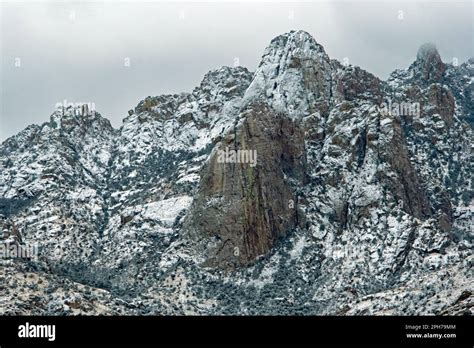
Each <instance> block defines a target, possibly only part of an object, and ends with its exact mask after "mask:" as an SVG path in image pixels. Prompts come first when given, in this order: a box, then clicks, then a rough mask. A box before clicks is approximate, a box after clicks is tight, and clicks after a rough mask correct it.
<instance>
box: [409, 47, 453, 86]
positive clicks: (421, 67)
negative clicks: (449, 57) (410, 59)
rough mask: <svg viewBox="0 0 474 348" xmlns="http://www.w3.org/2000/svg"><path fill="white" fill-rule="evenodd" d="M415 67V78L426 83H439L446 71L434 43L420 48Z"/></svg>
mask: <svg viewBox="0 0 474 348" xmlns="http://www.w3.org/2000/svg"><path fill="white" fill-rule="evenodd" d="M413 67H414V77H415V78H417V79H420V80H421V82H424V83H434V82H439V81H440V79H441V78H442V76H443V74H444V70H445V65H444V63H443V62H442V60H441V57H440V55H439V53H438V50H437V49H436V46H435V45H434V44H433V43H425V44H423V45H421V46H420V48H419V49H418V53H417V55H416V61H415V62H414V63H413Z"/></svg>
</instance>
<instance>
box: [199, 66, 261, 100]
mask: <svg viewBox="0 0 474 348" xmlns="http://www.w3.org/2000/svg"><path fill="white" fill-rule="evenodd" d="M252 78H253V73H251V72H250V71H249V70H248V69H247V68H245V67H241V66H235V67H228V66H223V67H221V68H219V69H215V70H211V71H209V72H208V73H207V74H206V75H204V78H203V79H202V81H201V84H200V86H199V87H196V88H195V89H194V92H193V94H194V95H196V96H197V97H198V98H199V97H204V98H205V99H206V100H217V99H220V97H224V98H225V99H227V98H229V97H232V96H237V95H240V94H243V92H245V89H246V88H247V87H248V85H249V84H250V82H251V81H252Z"/></svg>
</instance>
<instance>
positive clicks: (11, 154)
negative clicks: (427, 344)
mask: <svg viewBox="0 0 474 348" xmlns="http://www.w3.org/2000/svg"><path fill="white" fill-rule="evenodd" d="M472 62H473V61H472V59H471V60H469V61H468V62H466V63H462V64H459V65H453V64H448V63H443V62H442V60H441V58H440V55H439V54H438V52H437V50H436V48H435V47H434V45H431V44H428V45H423V46H422V47H421V48H420V50H419V52H418V54H417V56H416V59H415V61H414V63H413V64H412V65H410V66H409V67H408V68H407V69H404V70H396V71H394V72H393V73H392V75H391V76H390V78H389V79H388V80H387V81H382V80H380V79H378V78H377V77H376V76H374V75H372V74H370V73H369V72H366V71H364V70H362V69H360V68H358V67H353V66H344V65H342V64H341V63H339V62H337V61H336V60H331V59H330V58H329V57H328V55H327V54H326V53H325V51H324V49H323V47H322V46H321V45H319V44H318V43H317V42H316V41H315V40H314V38H312V37H311V35H309V34H308V33H306V32H303V31H293V32H290V33H286V34H283V35H280V36H278V37H277V38H275V39H273V40H272V41H271V43H270V44H269V46H268V47H267V48H266V49H265V51H264V54H263V57H262V60H261V63H260V64H259V66H258V68H257V70H256V71H255V72H250V71H248V70H247V69H245V68H243V67H234V68H229V67H223V68H220V69H217V70H214V71H211V72H209V73H208V74H206V75H205V76H204V78H203V81H202V82H201V84H200V85H199V86H198V87H196V88H195V89H194V90H193V91H192V92H191V93H182V94H176V95H162V96H156V97H151V96H150V97H147V98H145V99H144V100H143V101H141V102H140V103H138V105H137V106H136V107H135V108H133V109H131V110H129V111H128V113H126V111H125V110H124V114H125V113H126V114H127V116H126V117H125V118H124V120H123V125H122V126H121V127H120V128H119V129H114V128H113V127H112V126H111V125H110V123H109V122H108V121H107V120H106V119H105V118H103V117H102V116H101V115H100V114H98V113H87V114H84V112H83V111H84V110H83V108H62V109H58V110H56V111H55V112H54V113H53V114H52V116H51V118H50V121H49V122H46V123H44V124H42V125H33V126H29V127H27V128H26V129H25V130H23V131H22V132H20V133H19V134H17V135H15V136H13V137H11V138H10V139H7V140H6V141H5V142H4V143H3V144H1V145H0V231H2V235H0V241H1V244H0V245H2V248H3V249H2V250H5V247H7V246H8V247H9V248H13V249H12V250H18V249H21V248H23V249H26V248H28V247H29V246H34V247H35V248H36V249H33V250H36V253H35V254H34V255H33V257H30V256H31V255H29V256H28V257H20V258H19V257H15V255H14V254H9V255H7V257H5V258H3V259H2V260H1V261H2V264H1V265H0V280H2V281H1V282H0V286H2V287H3V289H2V293H1V295H0V313H2V314H58V315H63V314H64V315H75V314H243V315H251V314H302V315H305V314H319V315H321V314H322V315H325V314H332V315H334V314H336V315H361V314H376V315H383V314H401V315H412V314H447V315H451V314H453V315H459V314H472V308H473V307H472V302H473V297H472V293H473V290H474V289H473V288H472V284H473V274H472V262H473V252H472V251H473V245H472V243H473V234H472V226H473V222H474V221H473V217H474V212H473V210H474V205H473V204H474V203H473V199H474V191H473V188H472V174H471V173H472V172H473V156H472V147H473V143H472V139H474V137H473V130H472V120H473V118H474V115H473V111H474V109H473V98H472V88H473V83H472V82H473V81H474V76H473V69H472ZM15 248H16V249H15ZM23 249H21V250H23ZM18 292H20V293H21V294H22V295H21V296H17V295H16V294H17V293H18Z"/></svg>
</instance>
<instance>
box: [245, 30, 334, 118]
mask: <svg viewBox="0 0 474 348" xmlns="http://www.w3.org/2000/svg"><path fill="white" fill-rule="evenodd" d="M331 71H332V67H331V64H330V59H329V57H328V56H327V54H326V52H325V51H324V48H323V47H322V46H321V45H319V44H318V43H317V42H316V41H315V40H314V38H313V37H312V36H311V35H310V34H308V33H307V32H305V31H302V30H299V31H291V32H289V33H286V34H283V35H280V36H277V37H276V38H274V39H273V40H272V41H271V42H270V45H269V46H268V47H267V48H266V49H265V51H264V54H263V57H262V60H261V62H260V64H259V67H258V69H257V71H256V73H255V77H254V79H253V81H252V83H251V85H250V86H249V88H248V90H247V92H246V94H245V99H246V101H247V102H252V101H255V100H256V99H259V98H262V97H263V98H267V99H269V101H270V104H271V105H272V107H273V108H274V109H275V110H276V111H278V112H283V113H285V114H289V115H290V116H291V117H292V118H301V117H304V116H308V115H310V114H311V113H313V112H315V111H316V110H315V108H314V106H315V105H317V104H318V101H320V100H323V99H324V100H327V99H328V98H329V96H330V89H331V84H330V79H331V77H330V75H331Z"/></svg>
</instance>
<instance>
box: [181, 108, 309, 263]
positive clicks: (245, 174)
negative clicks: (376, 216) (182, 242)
mask: <svg viewBox="0 0 474 348" xmlns="http://www.w3.org/2000/svg"><path fill="white" fill-rule="evenodd" d="M239 117H240V120H241V121H240V122H238V123H237V125H236V126H235V128H234V129H233V130H232V131H231V132H230V133H228V134H227V136H226V137H225V138H224V139H223V140H222V141H221V142H220V143H219V144H217V146H216V148H215V151H213V153H212V154H211V156H210V159H209V161H208V163H207V165H206V166H205V167H204V168H203V170H202V174H201V182H200V186H199V190H198V191H197V194H196V197H195V200H194V204H193V209H192V210H191V213H190V214H189V217H188V219H189V221H188V228H189V229H191V230H195V233H196V234H198V235H199V236H210V237H212V238H213V239H215V241H216V246H215V247H214V248H213V249H214V250H211V251H209V262H208V263H209V264H210V265H214V266H222V267H227V266H231V267H232V266H239V265H245V264H248V263H250V262H252V261H254V260H255V259H256V258H257V257H258V256H261V255H265V254H267V253H268V252H269V251H270V249H271V247H272V246H273V245H274V243H275V241H276V240H277V239H278V238H280V237H283V236H285V235H286V234H287V233H288V232H289V231H291V230H292V229H294V228H295V227H296V226H297V225H298V222H299V219H301V218H302V217H299V212H298V194H297V192H296V191H297V190H296V187H297V186H300V187H301V186H302V185H304V184H305V170H306V163H305V162H306V161H305V151H304V132H303V131H302V129H300V128H299V126H298V125H297V124H296V123H295V122H294V121H293V120H291V119H289V118H286V117H284V116H281V115H278V114H277V113H276V112H275V111H273V110H272V109H270V108H269V107H268V106H267V105H265V104H250V105H248V106H246V108H245V109H244V110H242V112H241V114H240V115H239ZM228 149H231V150H235V151H237V150H239V151H252V152H251V153H254V154H255V163H252V162H250V161H240V163H235V162H229V163H225V162H224V163H222V161H219V156H220V153H221V151H222V152H223V151H226V150H228Z"/></svg>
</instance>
